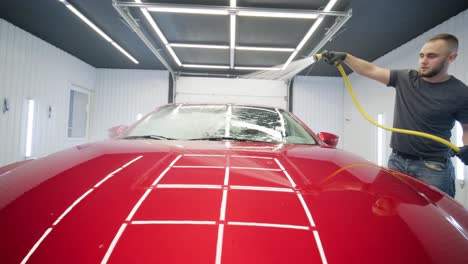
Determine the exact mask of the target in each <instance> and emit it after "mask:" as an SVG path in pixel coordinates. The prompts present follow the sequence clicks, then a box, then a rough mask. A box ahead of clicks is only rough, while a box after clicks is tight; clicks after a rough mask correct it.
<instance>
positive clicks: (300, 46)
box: [296, 17, 324, 51]
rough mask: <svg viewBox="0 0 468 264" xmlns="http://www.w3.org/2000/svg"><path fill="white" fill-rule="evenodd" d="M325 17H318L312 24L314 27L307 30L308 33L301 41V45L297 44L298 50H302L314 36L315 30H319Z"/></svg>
mask: <svg viewBox="0 0 468 264" xmlns="http://www.w3.org/2000/svg"><path fill="white" fill-rule="evenodd" d="M323 19H324V17H320V18H319V19H317V20H316V21H315V23H314V24H313V25H312V27H311V28H310V29H309V31H308V32H307V34H306V35H305V36H304V38H303V39H302V41H301V42H300V43H299V45H297V48H296V50H298V51H299V50H301V49H302V48H303V47H304V45H305V43H306V42H307V41H308V40H309V38H310V37H311V36H312V34H313V33H314V32H315V30H317V28H318V27H319V26H320V24H322V21H323Z"/></svg>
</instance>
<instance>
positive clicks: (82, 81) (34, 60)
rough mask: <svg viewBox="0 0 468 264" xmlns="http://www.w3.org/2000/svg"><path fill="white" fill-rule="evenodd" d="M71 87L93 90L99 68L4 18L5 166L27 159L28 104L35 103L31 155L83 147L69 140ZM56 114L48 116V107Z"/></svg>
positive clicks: (0, 43) (0, 26) (0, 77)
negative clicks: (26, 121) (26, 117)
mask: <svg viewBox="0 0 468 264" xmlns="http://www.w3.org/2000/svg"><path fill="white" fill-rule="evenodd" d="M70 83H75V84H77V85H79V86H81V87H85V88H86V89H89V90H91V91H92V90H93V89H94V83H95V69H94V68H93V67H92V66H90V65H88V64H86V63H84V62H82V61H80V60H78V59H77V58H75V57H73V56H71V55H70V54H68V53H66V52H64V51H62V50H59V49H57V48H56V47H54V46H52V45H50V44H48V43H46V42H44V41H42V40H41V39H39V38H37V37H35V36H33V35H31V34H29V33H27V32H25V31H23V30H21V29H20V28H18V27H16V26H14V25H12V24H10V23H8V22H6V21H5V20H3V19H0V102H1V105H0V106H2V105H3V99H4V98H8V100H9V103H10V110H9V111H7V112H5V113H3V111H1V109H2V107H0V166H2V165H6V164H9V163H11V162H15V161H18V160H22V159H24V147H25V145H24V141H25V131H24V130H25V124H24V118H25V115H26V112H25V110H26V109H25V107H26V100H27V99H29V98H31V99H34V100H35V102H36V107H35V118H34V130H33V131H34V132H33V145H32V156H33V157H41V156H44V155H46V154H49V153H51V152H54V151H57V150H60V149H63V148H65V147H68V146H72V145H76V144H80V143H82V141H70V140H68V139H67V134H66V132H67V120H68V99H69V87H70ZM49 106H51V107H52V109H53V110H52V115H51V117H50V118H49V117H48V108H49Z"/></svg>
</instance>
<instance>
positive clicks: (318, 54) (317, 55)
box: [312, 53, 323, 61]
mask: <svg viewBox="0 0 468 264" xmlns="http://www.w3.org/2000/svg"><path fill="white" fill-rule="evenodd" d="M312 56H313V58H314V60H315V61H319V60H321V59H322V57H323V56H322V53H316V54H314V55H312Z"/></svg>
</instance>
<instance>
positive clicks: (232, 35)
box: [230, 14, 236, 69]
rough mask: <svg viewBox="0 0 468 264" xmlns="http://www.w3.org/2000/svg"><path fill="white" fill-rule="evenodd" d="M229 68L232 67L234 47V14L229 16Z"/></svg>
mask: <svg viewBox="0 0 468 264" xmlns="http://www.w3.org/2000/svg"><path fill="white" fill-rule="evenodd" d="M230 30H231V32H230V36H231V37H230V48H231V52H230V68H231V69H232V68H234V49H235V47H236V15H235V14H232V15H231V17H230Z"/></svg>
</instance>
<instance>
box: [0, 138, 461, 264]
mask: <svg viewBox="0 0 468 264" xmlns="http://www.w3.org/2000/svg"><path fill="white" fill-rule="evenodd" d="M2 173H3V174H1V175H0V231H1V232H0V234H1V237H2V239H1V242H0V244H1V247H0V248H1V249H0V259H3V260H6V262H7V263H18V262H20V261H22V260H25V261H28V262H33V263H35V262H38V263H45V262H47V263H59V262H60V263H63V262H67V263H95V262H100V261H102V263H106V262H111V263H146V262H148V263H149V262H158V263H184V262H192V263H211V262H216V263H286V262H294V263H296V262H297V263H315V262H317V263H327V262H329V263H358V262H359V263H387V262H388V263H468V256H467V255H466V254H465V253H466V252H468V235H467V231H466V230H467V229H468V223H467V221H468V214H467V211H466V210H465V209H463V207H462V206H461V205H460V204H458V203H457V202H455V201H454V200H452V199H451V198H449V197H447V196H446V195H444V194H442V193H441V192H439V191H437V190H435V189H434V188H430V187H428V186H426V185H424V184H422V183H420V182H419V181H417V180H414V179H412V178H410V177H408V176H405V175H402V174H400V173H397V172H394V171H389V170H386V169H384V168H381V167H377V166H375V165H373V164H371V163H370V162H368V161H366V160H364V159H361V158H359V157H357V156H355V155H352V154H350V153H348V152H345V151H342V150H338V149H334V148H329V147H325V146H318V145H317V146H307V145H282V144H279V145H273V144H265V143H239V142H211V141H190V142H184V141H157V140H110V141H105V142H100V143H93V144H87V145H81V146H78V147H75V148H72V149H68V150H65V151H61V152H58V153H56V154H53V155H50V156H47V157H45V158H41V159H38V160H34V161H31V162H28V163H25V164H23V165H22V166H19V167H17V168H14V169H13V170H10V171H7V172H2ZM448 252H450V254H448Z"/></svg>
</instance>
